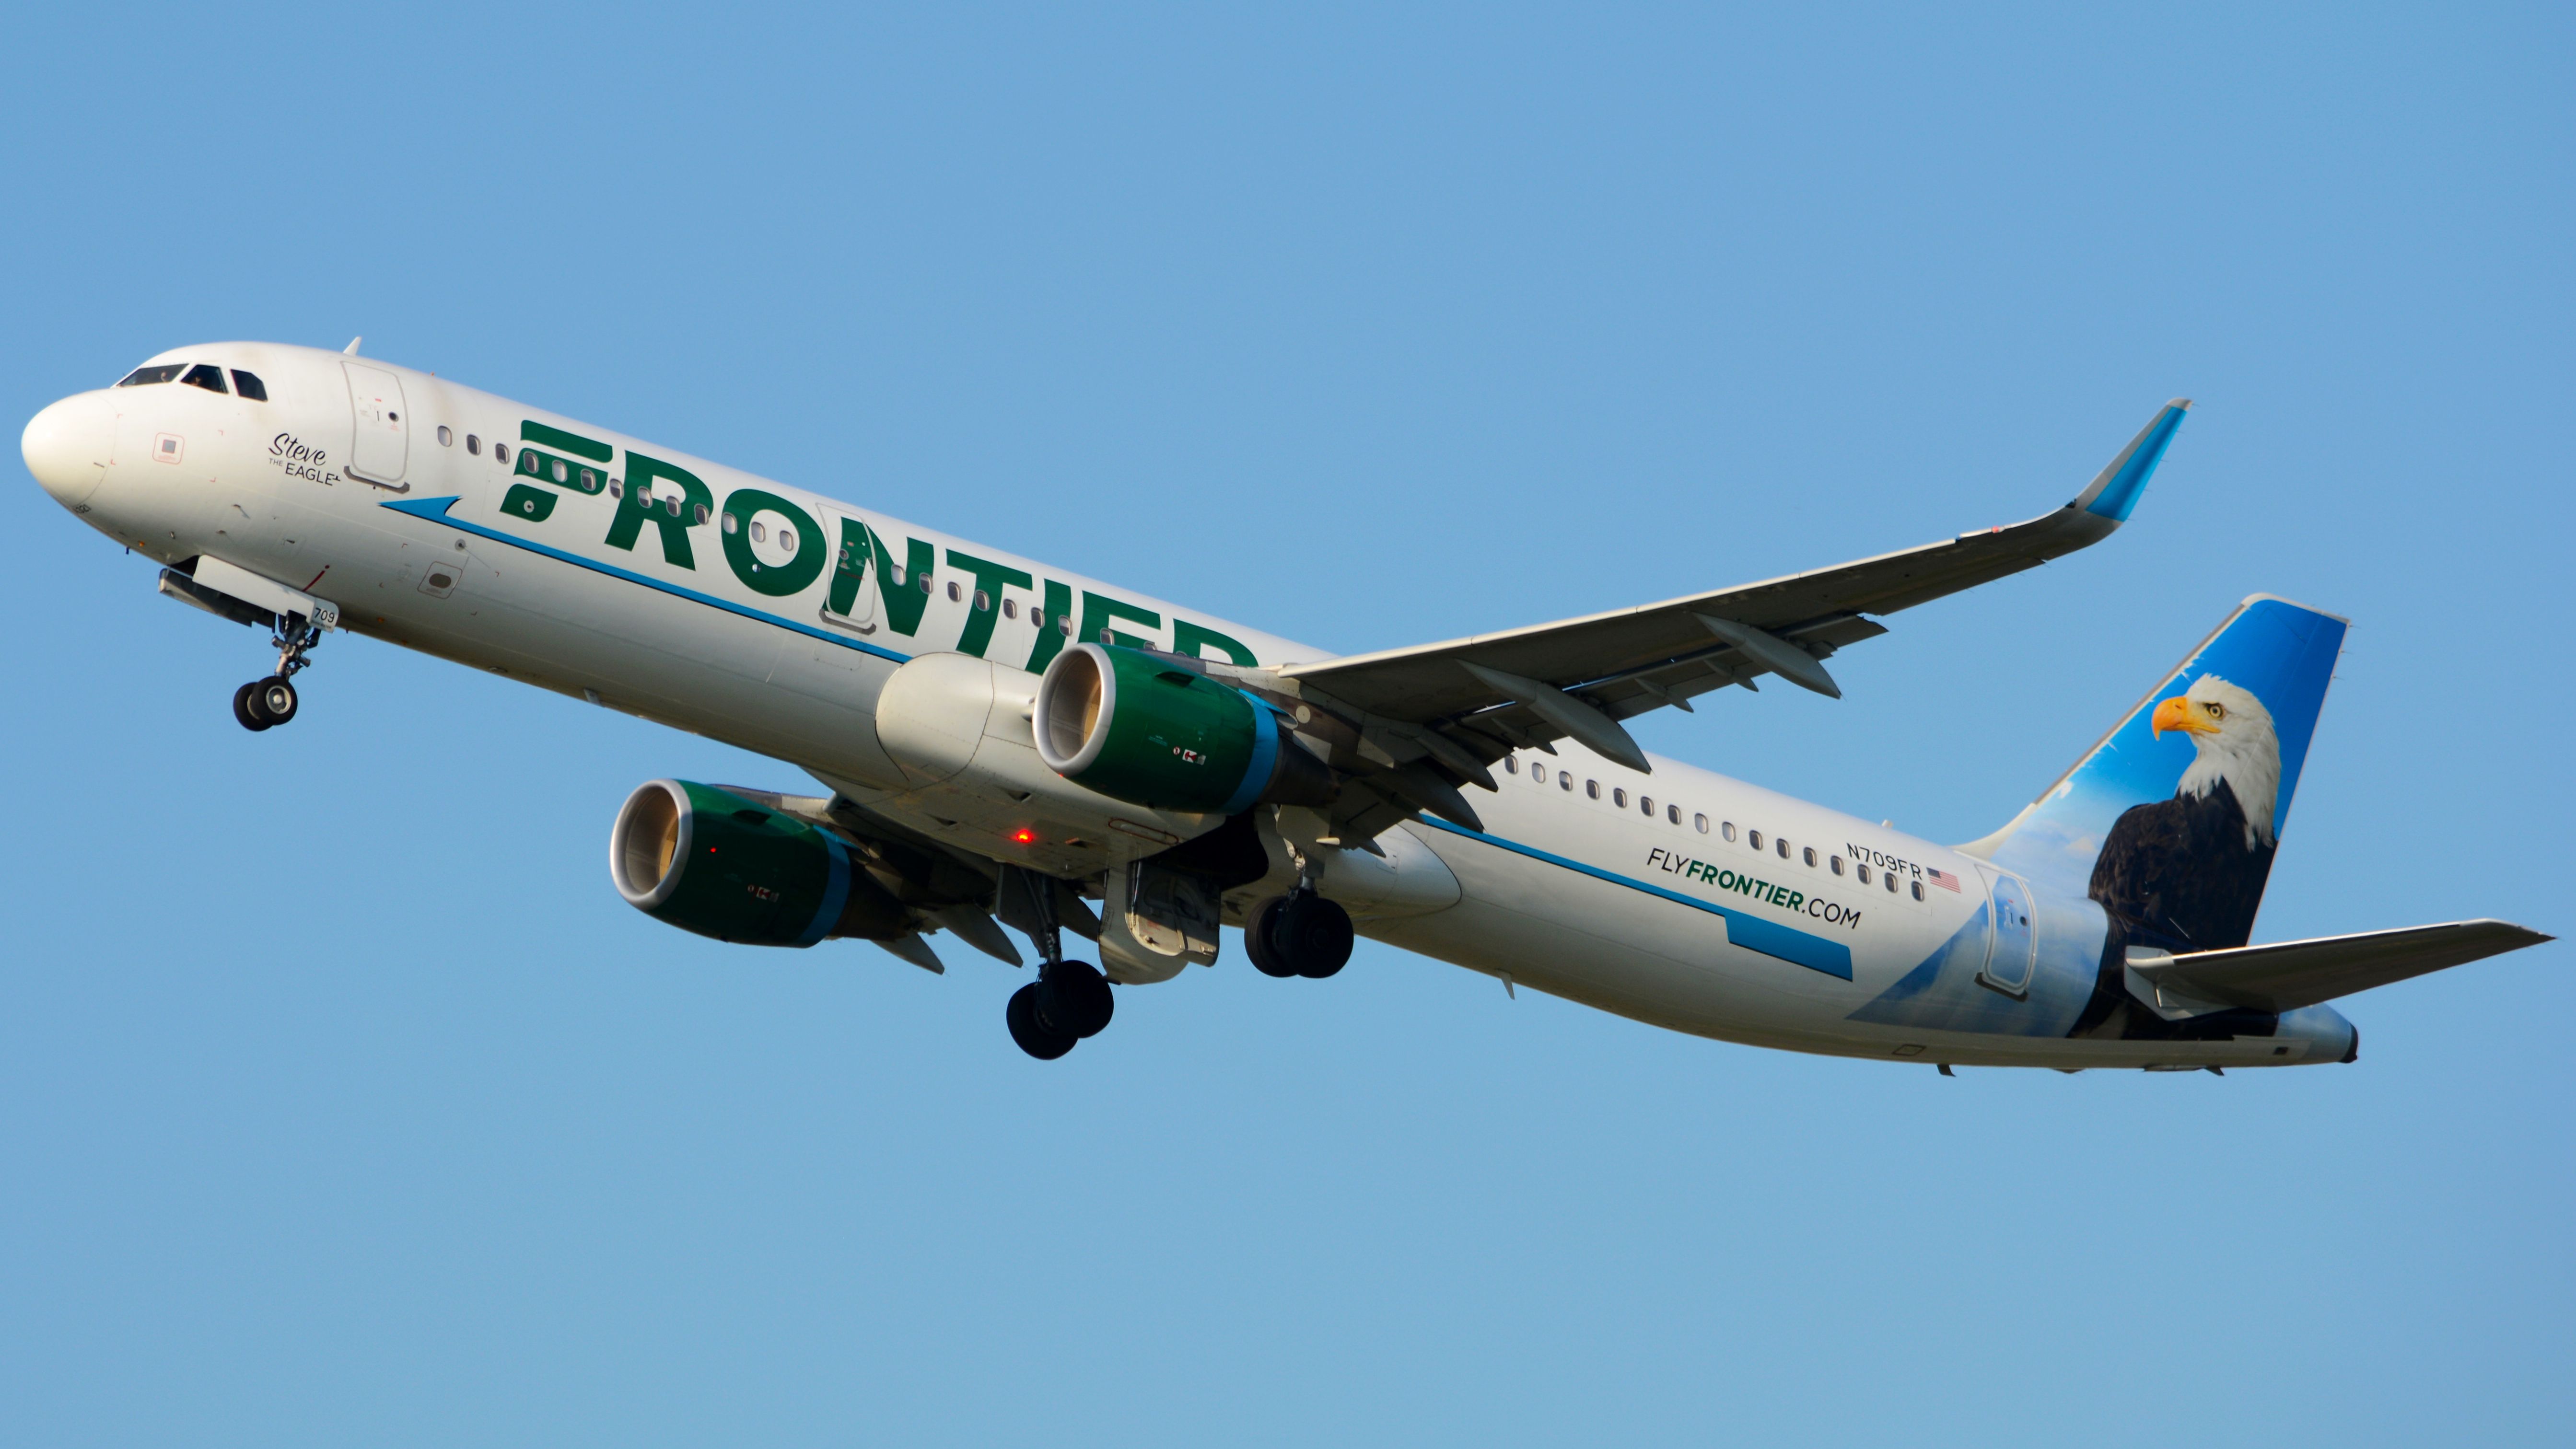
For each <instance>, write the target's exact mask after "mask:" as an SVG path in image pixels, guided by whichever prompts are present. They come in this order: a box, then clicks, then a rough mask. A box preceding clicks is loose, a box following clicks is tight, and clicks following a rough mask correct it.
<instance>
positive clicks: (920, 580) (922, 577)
mask: <svg viewBox="0 0 2576 1449" xmlns="http://www.w3.org/2000/svg"><path fill="white" fill-rule="evenodd" d="M912 581H913V582H914V583H916V584H919V585H921V591H922V592H923V593H925V594H926V593H929V592H930V575H928V574H914V575H913V576H912ZM1100 632H1101V633H1103V634H1106V633H1108V632H1109V631H1108V630H1106V629H1103V630H1101V631H1100ZM1102 642H1104V643H1105V642H1107V641H1105V640H1104V641H1102Z"/></svg>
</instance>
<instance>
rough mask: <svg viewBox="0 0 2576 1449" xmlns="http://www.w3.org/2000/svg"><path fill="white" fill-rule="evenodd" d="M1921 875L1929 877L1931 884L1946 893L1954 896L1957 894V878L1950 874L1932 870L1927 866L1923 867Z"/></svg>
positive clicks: (1944, 871)
mask: <svg viewBox="0 0 2576 1449" xmlns="http://www.w3.org/2000/svg"><path fill="white" fill-rule="evenodd" d="M1923 873H1924V874H1925V875H1927V876H1930V877H1931V878H1932V883H1933V884H1934V885H1936V886H1939V887H1940V888H1941V889H1943V890H1945V891H1948V892H1949V893H1950V894H1952V895H1954V896H1955V895H1957V894H1958V893H1959V878H1958V877H1957V876H1955V875H1952V874H1950V873H1949V872H1948V871H1946V870H1934V869H1933V868H1932V867H1930V866H1928V865H1927V866H1925V867H1923Z"/></svg>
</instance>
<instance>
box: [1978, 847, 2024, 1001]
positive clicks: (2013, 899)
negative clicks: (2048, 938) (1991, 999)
mask: <svg viewBox="0 0 2576 1449" xmlns="http://www.w3.org/2000/svg"><path fill="white" fill-rule="evenodd" d="M1980 873H1981V874H1983V875H1984V876H1985V878H1986V898H1987V900H1988V901H1989V902H1990V903H1992V905H1993V907H1994V929H1993V930H1992V931H1990V932H1988V933H1987V940H1988V941H1989V942H1990V943H1991V944H1990V947H1989V949H1988V951H1987V953H1986V969H1985V970H1984V971H1982V972H1980V973H1978V976H1977V981H1978V983H1979V984H1980V985H1984V986H1990V987H1992V988H1994V989H1995V990H1997V991H2000V992H2002V993H2003V994H2004V995H2006V996H2009V997H2012V998H2014V999H2015V1000H2019V999H2020V998H2022V997H2024V996H2027V995H2029V994H2030V973H2031V967H2032V965H2033V963H2034V962H2035V961H2037V959H2038V951H2039V933H2038V931H2037V930H2036V929H2035V924H2036V922H2035V913H2034V912H2033V911H2032V909H2031V904H2030V888H2029V887H2028V886H2025V885H2023V884H2022V883H2021V882H2020V880H2018V879H2016V878H2015V877H2012V876H2008V875H1999V874H1996V873H1994V872H1992V871H1984V872H1980Z"/></svg>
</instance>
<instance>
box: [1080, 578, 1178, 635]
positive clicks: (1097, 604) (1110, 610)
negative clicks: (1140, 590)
mask: <svg viewBox="0 0 2576 1449" xmlns="http://www.w3.org/2000/svg"><path fill="white" fill-rule="evenodd" d="M1113 619H1117V620H1124V621H1126V622H1127V623H1130V624H1142V625H1144V626H1145V627H1146V628H1148V629H1157V630H1159V629H1160V628H1162V627H1163V616H1162V615H1160V614H1157V613H1155V612H1153V611H1152V610H1150V609H1139V608H1137V607H1136V606H1135V605H1133V604H1122V603H1120V602H1118V601H1117V600H1116V599H1112V598H1106V597H1103V596H1102V595H1099V594H1095V593H1092V592H1091V591H1090V590H1088V589H1086V590H1084V591H1083V595H1082V630H1081V634H1082V639H1081V642H1083V643H1085V644H1124V645H1126V646H1127V647H1128V648H1130V649H1159V648H1161V647H1162V646H1161V645H1159V644H1157V643H1155V642H1154V641H1153V640H1151V639H1142V638H1138V637H1137V636H1136V635H1133V634H1122V633H1119V632H1117V631H1115V630H1110V631H1109V637H1108V638H1106V639H1104V638H1102V637H1100V636H1101V632H1102V631H1103V630H1106V629H1109V623H1110V621H1111V620H1113Z"/></svg>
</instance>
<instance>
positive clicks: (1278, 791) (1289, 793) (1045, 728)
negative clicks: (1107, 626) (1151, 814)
mask: <svg viewBox="0 0 2576 1449" xmlns="http://www.w3.org/2000/svg"><path fill="white" fill-rule="evenodd" d="M1030 722H1031V724H1032V725H1033V726H1035V729H1036V732H1037V747H1038V758H1040V759H1042V760H1044V761H1046V765H1047V768H1048V769H1050V770H1053V771H1055V772H1056V773H1057V774H1059V775H1062V776H1064V777H1065V778H1066V779H1068V780H1071V781H1073V782H1074V783H1075V784H1077V785H1080V786H1083V787H1084V788H1085V789H1090V790H1097V791H1099V792H1100V793H1101V794H1103V795H1107V796H1109V797H1110V798H1112V799H1116V800H1125V801H1128V802H1129V803H1131V804H1137V805H1150V806H1153V807H1154V808H1156V809H1158V810H1176V811H1182V812H1187V813H1197V814H1213V815H1235V814H1239V813H1241V812H1243V811H1245V810H1249V809H1251V808H1252V807H1253V806H1254V805H1256V804H1262V803H1269V804H1276V805H1321V804H1324V803H1326V802H1328V801H1330V800H1331V799H1332V797H1333V778H1332V773H1331V771H1329V770H1327V769H1326V768H1325V767H1324V764H1323V762H1322V761H1320V760H1317V759H1316V758H1315V757H1314V756H1313V755H1311V754H1309V753H1307V752H1306V750H1305V748H1304V747H1303V746H1300V745H1298V744H1296V743H1295V742H1294V741H1292V740H1290V739H1289V738H1288V730H1287V727H1286V725H1284V724H1283V723H1282V722H1281V721H1280V719H1279V716H1278V715H1277V713H1276V712H1274V711H1273V710H1272V709H1271V708H1270V706H1268V705H1267V704H1264V703H1262V702H1261V701H1260V700H1258V699H1255V698H1253V697H1252V696H1251V695H1249V694H1246V693H1244V692H1243V691H1242V690H1239V689H1234V688H1231V687H1229V686H1227V685H1224V684H1220V683H1218V682H1217V681H1215V680H1213V679H1210V678H1208V677H1207V676H1206V675H1205V674H1202V673H1200V672H1198V671H1197V670H1195V669H1192V668H1189V667H1187V663H1186V662H1185V661H1182V660H1179V659H1175V658H1172V657H1170V656H1166V655H1157V654H1151V653H1148V652H1146V651H1144V650H1141V649H1128V648H1124V647H1121V646H1118V645H1110V644H1077V645H1074V646H1073V647H1071V648H1069V649H1067V650H1065V651H1064V652H1063V653H1061V654H1058V655H1057V656H1056V657H1055V660H1054V662H1053V663H1051V664H1049V665H1048V666H1047V671H1046V674H1045V677H1043V678H1042V679H1040V680H1039V681H1038V694H1037V703H1036V708H1035V709H1034V710H1032V711H1031V714H1030Z"/></svg>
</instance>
